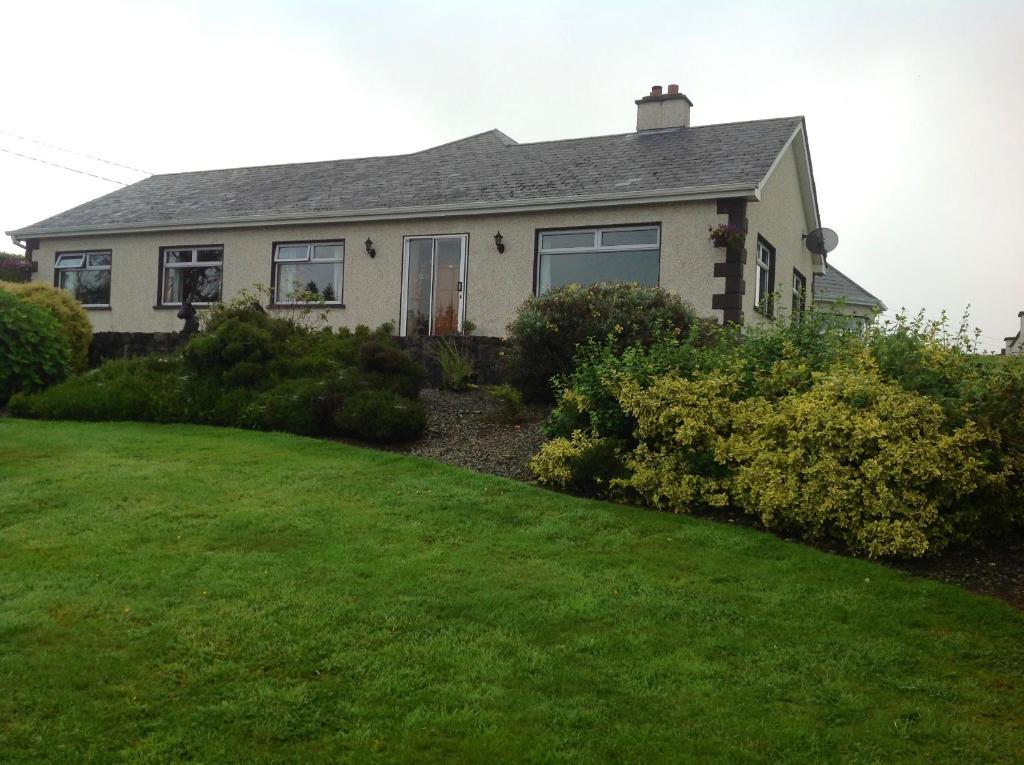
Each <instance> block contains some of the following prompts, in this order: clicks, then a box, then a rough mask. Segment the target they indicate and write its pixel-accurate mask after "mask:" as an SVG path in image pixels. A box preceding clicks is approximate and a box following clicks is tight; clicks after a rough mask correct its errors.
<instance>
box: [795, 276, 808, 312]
mask: <svg viewBox="0 0 1024 765" xmlns="http://www.w3.org/2000/svg"><path fill="white" fill-rule="evenodd" d="M805 308H807V279H805V278H804V275H803V274H802V273H800V272H799V271H797V270H796V269H795V268H794V269H793V315H794V316H799V315H800V314H802V313H803V312H804V309H805Z"/></svg>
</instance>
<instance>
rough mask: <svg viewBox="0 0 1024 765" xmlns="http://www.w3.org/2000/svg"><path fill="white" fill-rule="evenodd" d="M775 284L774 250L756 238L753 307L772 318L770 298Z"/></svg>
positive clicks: (772, 311)
mask: <svg viewBox="0 0 1024 765" xmlns="http://www.w3.org/2000/svg"><path fill="white" fill-rule="evenodd" d="M774 282H775V248H774V247H772V246H771V245H770V244H768V242H766V241H765V240H764V239H762V238H761V237H758V238H757V282H756V284H755V293H754V307H755V308H756V309H757V310H758V311H760V312H761V313H763V314H764V315H765V316H768V317H774V316H775V307H774V305H773V301H772V297H773V294H772V293H773V292H774V290H773V289H772V285H773V284H774Z"/></svg>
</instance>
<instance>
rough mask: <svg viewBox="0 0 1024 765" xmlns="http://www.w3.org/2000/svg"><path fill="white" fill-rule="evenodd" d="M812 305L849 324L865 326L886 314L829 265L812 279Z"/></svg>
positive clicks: (858, 287) (857, 286)
mask: <svg viewBox="0 0 1024 765" xmlns="http://www.w3.org/2000/svg"><path fill="white" fill-rule="evenodd" d="M814 305H815V307H816V308H817V309H818V310H820V311H828V312H830V313H835V314H840V315H843V316H848V317H850V324H851V326H852V325H857V324H859V325H861V326H862V327H863V326H865V325H867V324H869V323H870V322H871V320H872V319H874V318H875V316H876V315H877V314H880V313H882V312H883V311H885V310H886V307H885V303H883V302H882V301H881V300H879V299H878V298H876V297H875V296H874V295H872V294H871V293H870V292H868V291H867V290H866V289H864V288H863V287H861V286H860V285H859V284H857V282H855V281H854V280H853V279H851V278H850V277H849V276H847V275H846V274H844V273H843V272H842V271H840V270H839V269H838V268H836V267H835V266H833V265H831V264H830V265H829V267H828V271H827V272H826V273H824V274H819V275H818V276H815V277H814Z"/></svg>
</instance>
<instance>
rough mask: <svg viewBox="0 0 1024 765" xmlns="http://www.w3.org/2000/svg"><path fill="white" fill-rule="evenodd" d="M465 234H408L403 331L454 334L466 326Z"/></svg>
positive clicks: (406, 333)
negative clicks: (464, 321)
mask: <svg viewBox="0 0 1024 765" xmlns="http://www.w3.org/2000/svg"><path fill="white" fill-rule="evenodd" d="M467 239H468V237H467V236H466V235H465V234H458V235H453V236H409V237H406V238H405V253H404V260H403V266H402V273H403V274H404V277H403V284H402V326H401V332H402V334H403V335H450V334H452V333H455V332H459V331H461V329H462V320H463V315H464V313H465V303H466V242H467Z"/></svg>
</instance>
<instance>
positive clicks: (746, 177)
mask: <svg viewBox="0 0 1024 765" xmlns="http://www.w3.org/2000/svg"><path fill="white" fill-rule="evenodd" d="M635 104H636V107H637V129H636V131H635V132H631V133H624V134H620V135H607V136H598V137H594V138H579V139H570V140H557V141H542V142H539V143H524V144H520V143H517V142H516V141H514V140H513V139H511V138H509V137H508V136H507V135H505V134H504V133H501V132H500V131H498V130H490V131H487V132H485V133H480V134H478V135H473V136H470V137H468V138H463V139H461V140H458V141H454V142H452V143H448V144H444V145H442V146H436V147H434V148H431V149H426V150H425V151H420V152H417V153H414V154H405V155H399V156H385V157H370V158H366V159H347V160H334V161H326V162H308V163H302V164H291V165H272V166H264V167H245V168H234V169H227V170H205V171H200V172H189V173H172V174H166V175H155V176H152V177H150V178H147V179H145V180H143V181H140V182H138V183H135V184H133V185H131V186H128V187H126V188H123V189H121V190H118V191H115V192H113V193H110V194H107V195H106V196H102V197H99V198H98V199H94V200H92V201H91V202H87V203H85V204H83V205H81V206H79V207H75V208H73V209H71V210H67V211H65V212H62V213H59V214H57V215H54V216H53V217H51V218H47V219H46V220H42V221H40V222H38V223H34V224H32V225H30V226H25V227H24V228H20V229H17V230H16V231H11V232H8V233H9V234H10V235H11V237H12V238H13V239H14V241H15V242H16V243H18V244H20V245H22V246H24V247H25V248H26V250H27V252H28V254H29V257H30V258H31V259H32V260H33V261H34V262H35V264H36V265H35V268H36V272H35V274H34V275H33V279H36V280H40V281H44V282H52V283H53V284H54V285H57V286H60V287H63V288H65V289H67V290H69V291H70V292H71V293H73V294H74V295H76V296H77V297H78V298H79V300H81V302H82V304H83V305H84V306H85V307H86V308H87V309H89V312H90V316H91V318H92V322H93V326H94V328H95V330H96V331H97V332H100V333H102V332H173V331H176V330H178V329H179V328H180V327H181V321H180V320H179V319H178V318H177V312H178V310H179V306H180V305H181V303H182V301H183V300H184V299H186V298H190V299H191V301H192V302H193V303H194V304H195V305H199V306H201V305H204V304H209V303H212V302H214V301H217V300H228V299H230V298H232V297H233V296H234V295H236V294H237V293H238V292H239V291H240V290H242V289H244V288H252V287H253V286H254V285H258V284H259V285H268V286H269V287H270V289H271V290H272V293H271V294H272V299H271V301H270V303H271V306H270V310H274V308H276V307H291V306H294V305H295V303H296V301H301V300H302V299H303V297H304V296H308V294H309V293H315V295H316V296H317V297H316V299H317V300H320V301H323V303H324V304H325V305H326V306H327V307H328V313H329V321H331V322H332V323H333V324H334V325H337V326H344V325H347V326H355V325H357V324H366V325H371V326H377V325H379V324H381V323H383V322H393V323H394V326H395V328H396V331H397V332H399V333H400V334H402V335H418V334H428V335H443V334H447V333H451V332H457V331H459V330H460V329H462V328H463V327H465V326H466V323H467V322H469V321H471V322H472V323H473V325H475V327H476V329H475V332H476V334H478V335H491V336H498V335H502V334H503V333H504V330H505V327H506V325H507V324H508V322H509V321H510V320H511V319H512V317H513V315H514V313H515V311H516V308H517V307H518V306H519V305H520V304H521V303H522V302H523V301H524V300H525V299H526V298H528V297H529V296H530V295H533V294H539V293H543V292H544V291H545V290H548V289H551V288H553V287H557V286H559V285H564V284H568V283H582V284H587V283H594V282H598V281H632V282H639V283H642V284H651V285H661V286H662V287H664V288H666V289H668V290H671V291H673V292H675V293H677V294H678V295H680V296H681V297H682V298H683V299H684V300H686V301H687V302H689V303H690V304H691V305H692V306H693V307H694V308H695V309H696V310H697V311H698V313H700V314H702V315H705V316H708V317H713V318H715V319H717V320H718V321H721V322H727V321H731V322H737V323H748V324H749V323H752V322H764V321H772V320H773V319H774V318H776V317H778V316H780V315H782V314H784V313H786V312H787V311H789V310H792V308H793V307H794V306H795V307H797V308H799V307H800V306H803V305H805V304H806V303H807V301H809V300H810V295H811V291H810V290H809V289H808V285H809V284H810V282H811V280H812V279H813V278H814V275H815V274H821V273H824V271H825V262H824V258H823V257H821V256H817V255H812V254H811V253H810V252H809V251H808V250H807V248H806V247H805V246H804V242H803V236H804V235H805V234H807V233H808V232H809V231H811V230H812V229H814V228H817V227H818V226H819V216H818V204H817V199H816V193H815V186H814V176H813V173H812V168H811V159H810V154H809V151H808V145H807V134H806V128H805V125H804V120H803V118H802V117H783V118H778V119H763V120H755V121H750V122H735V123H729V124H721V125H703V126H691V124H690V109H691V107H692V103H691V102H690V100H689V99H688V98H687V97H686V96H685V95H683V94H682V93H680V92H679V88H678V87H677V86H675V85H670V86H668V88H667V90H666V91H665V92H662V88H661V87H660V86H658V87H654V88H652V89H651V92H650V94H649V95H646V96H644V97H643V98H641V99H639V100H637V101H636V102H635ZM719 224H731V225H732V226H733V227H734V228H733V229H730V230H731V231H735V232H737V233H736V235H735V236H733V237H731V238H730V241H729V243H728V244H727V246H723V247H718V248H716V247H715V246H714V245H713V244H712V242H711V241H710V240H709V228H711V227H714V226H717V225H719ZM773 293H775V294H780V295H781V296H782V299H781V300H769V299H768V296H770V295H772V294H773Z"/></svg>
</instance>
